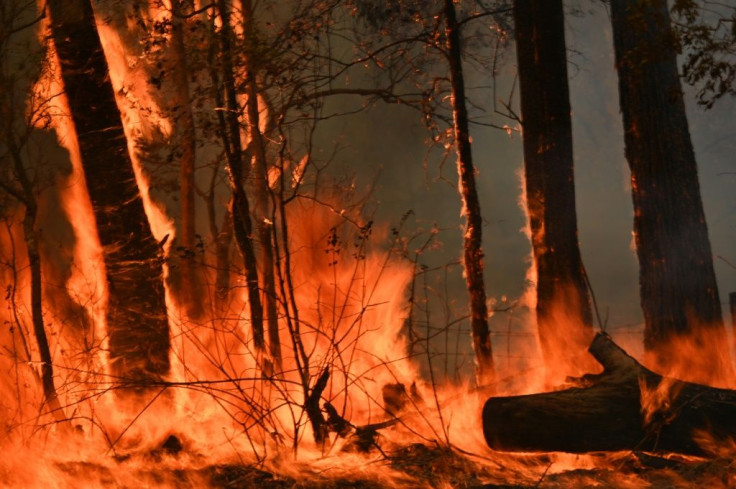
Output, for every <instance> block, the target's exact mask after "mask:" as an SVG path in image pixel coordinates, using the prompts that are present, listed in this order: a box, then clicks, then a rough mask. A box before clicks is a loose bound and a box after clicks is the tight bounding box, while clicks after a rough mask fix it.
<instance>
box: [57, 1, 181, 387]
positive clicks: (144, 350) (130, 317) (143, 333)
mask: <svg viewBox="0 0 736 489" xmlns="http://www.w3.org/2000/svg"><path fill="white" fill-rule="evenodd" d="M47 5H48V9H49V15H50V18H51V32H52V37H53V40H54V44H55V47H56V52H57V55H58V57H59V61H60V64H61V77H62V80H63V82H64V87H65V90H66V95H67V99H68V102H69V108H70V110H71V118H72V121H73V123H74V126H75V129H76V134H77V140H78V143H79V149H80V153H81V159H82V167H83V170H84V175H85V180H86V183H87V189H88V192H89V196H90V200H91V202H92V209H93V212H94V215H95V221H96V223H97V230H98V233H99V237H100V243H101V244H102V247H103V254H104V260H105V273H106V279H107V286H108V287H107V288H108V307H107V314H106V320H107V328H108V332H109V348H110V360H111V366H112V372H113V374H114V375H117V376H120V377H122V378H124V379H126V380H130V381H137V382H145V381H152V380H160V379H161V378H162V377H163V376H164V375H165V374H166V373H167V372H168V371H169V329H168V322H167V317H166V303H165V300H164V286H163V281H162V275H163V268H162V267H163V264H162V259H161V250H160V247H159V244H158V242H157V241H156V239H155V238H154V237H153V234H152V233H151V228H150V226H149V223H148V220H147V218H146V214H145V212H144V208H143V201H142V199H141V195H140V192H139V190H138V186H137V184H136V180H135V174H134V172H133V166H132V162H131V159H130V155H129V154H128V147H127V141H126V139H125V134H124V132H123V125H122V120H121V116H120V112H119V110H118V107H117V104H116V102H115V94H114V92H113V88H112V85H111V83H110V79H109V70H108V67H107V61H106V60H105V57H104V54H103V51H102V46H101V44H100V38H99V35H98V33H97V28H96V25H95V19H94V14H93V11H92V6H91V4H90V2H89V0H71V1H61V0H50V1H49V2H48V4H47Z"/></svg>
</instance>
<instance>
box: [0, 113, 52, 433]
mask: <svg viewBox="0 0 736 489" xmlns="http://www.w3.org/2000/svg"><path fill="white" fill-rule="evenodd" d="M9 127H10V126H9ZM14 138H15V137H14V135H13V131H12V130H8V131H7V133H6V137H5V144H6V145H7V146H8V149H9V153H10V157H11V159H12V161H13V173H14V176H15V179H16V180H17V182H18V184H19V185H20V189H18V188H14V187H11V186H10V184H8V185H5V184H2V182H0V188H2V189H3V190H5V191H6V192H8V193H9V194H10V195H12V196H13V197H15V198H16V199H17V200H18V201H19V202H20V203H21V204H23V206H24V207H25V215H24V216H23V237H24V240H25V243H26V252H27V253H28V268H29V269H30V272H31V322H32V323H33V335H34V337H35V338H36V344H37V345H38V354H39V356H40V357H41V377H40V380H41V387H42V389H43V395H44V399H45V400H46V403H47V404H48V406H49V409H50V411H51V412H52V414H53V415H54V417H55V418H56V419H57V420H59V421H61V420H64V419H65V416H64V411H63V409H62V407H61V404H60V403H59V398H58V395H57V392H56V385H55V384H54V367H53V362H52V358H51V349H50V348H49V340H48V337H47V336H46V325H45V324H44V319H43V276H42V273H41V253H40V251H39V246H38V233H37V232H36V216H37V215H38V203H37V201H36V197H35V195H34V192H33V185H32V183H31V181H30V180H29V178H28V174H27V173H26V170H25V167H24V165H23V158H22V156H21V151H20V148H19V147H18V146H17V144H16V140H15V139H14ZM28 353H29V354H30V352H28ZM30 360H31V359H30V357H29V358H28V361H29V362H30Z"/></svg>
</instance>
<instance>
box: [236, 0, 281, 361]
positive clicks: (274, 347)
mask: <svg viewBox="0 0 736 489" xmlns="http://www.w3.org/2000/svg"><path fill="white" fill-rule="evenodd" d="M242 4H243V33H244V36H245V42H246V46H247V51H246V56H245V70H246V71H245V89H246V95H247V98H248V102H247V107H246V116H247V121H248V131H249V135H250V141H251V147H252V148H253V169H254V180H255V194H256V199H255V200H256V205H255V209H254V215H255V216H256V222H257V224H256V228H257V229H258V238H259V242H260V245H261V261H260V265H261V275H262V283H263V298H264V302H265V303H266V323H267V324H268V346H269V353H270V355H271V360H273V362H274V367H275V368H276V370H277V371H280V370H281V340H280V338H279V321H278V307H277V302H276V279H275V275H274V259H273V251H274V247H273V245H272V239H271V238H272V236H273V232H272V227H273V216H274V213H273V211H272V210H271V205H270V203H269V187H268V172H267V168H268V162H267V160H266V144H265V141H264V137H263V134H261V127H260V114H259V111H258V84H257V76H258V75H257V70H256V67H255V66H254V62H253V58H254V57H255V56H256V55H257V53H256V52H255V50H256V49H257V45H256V43H255V42H254V41H255V39H256V32H255V27H254V25H253V5H252V2H251V0H243V2H242Z"/></svg>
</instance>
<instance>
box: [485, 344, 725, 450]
mask: <svg viewBox="0 0 736 489" xmlns="http://www.w3.org/2000/svg"><path fill="white" fill-rule="evenodd" d="M590 353H591V354H592V355H593V356H594V357H595V358H596V360H598V361H599V362H600V363H601V365H603V367H604V370H603V372H602V373H601V374H597V375H586V376H585V377H584V378H583V379H581V381H582V383H583V384H584V386H583V387H576V388H572V389H566V390H561V391H553V392H545V393H542V394H531V395H525V396H512V397H492V398H490V399H488V401H486V404H485V406H484V407H483V415H482V417H483V432H484V435H485V438H486V442H487V443H488V445H489V446H490V447H491V448H493V449H495V450H505V451H521V452H548V451H563V452H573V453H581V452H597V451H602V450H642V451H663V452H677V453H684V454H691V455H710V454H712V453H711V450H712V449H713V448H714V447H713V446H708V444H704V443H702V442H703V441H707V439H708V437H709V436H710V437H712V439H713V440H715V441H716V442H718V443H723V440H730V439H732V438H733V437H734V435H736V416H734V415H735V414H736V391H733V390H729V389H717V388H715V387H710V386H707V385H702V384H694V383H690V382H683V381H681V380H678V379H673V378H668V377H662V376H661V375H659V374H657V373H654V372H652V371H651V370H649V369H647V368H645V367H643V366H642V365H641V364H639V362H637V361H636V360H635V359H633V358H632V357H630V356H629V355H627V354H626V352H625V351H623V350H622V349H621V348H620V347H619V346H618V345H616V344H615V343H614V342H613V341H612V340H611V338H610V337H609V336H607V335H605V334H602V333H599V334H598V335H596V337H595V339H594V340H593V343H592V344H591V346H590Z"/></svg>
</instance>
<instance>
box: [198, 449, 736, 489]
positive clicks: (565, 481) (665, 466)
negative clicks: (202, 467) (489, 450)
mask: <svg viewBox="0 0 736 489" xmlns="http://www.w3.org/2000/svg"><path fill="white" fill-rule="evenodd" d="M504 457H505V459H506V460H509V458H508V456H504ZM600 457H601V458H602V459H603V458H606V457H609V455H608V454H600ZM553 460H554V455H552V456H549V455H543V454H540V455H519V460H518V462H520V463H521V464H526V465H528V466H530V467H531V466H534V467H537V468H538V467H542V468H544V467H545V466H546V468H547V470H545V471H544V472H543V473H542V474H541V475H533V474H534V471H533V470H530V471H529V472H528V473H525V471H523V470H520V468H519V467H520V466H517V467H516V468H515V469H504V468H503V466H500V467H499V466H497V465H496V466H493V465H489V464H488V463H487V462H486V463H483V462H478V461H474V460H472V459H471V458H470V457H467V456H465V455H462V454H459V453H457V452H456V451H453V450H449V449H447V448H438V447H427V446H425V445H419V444H417V445H411V446H408V447H405V448H403V449H400V450H397V451H396V452H392V453H390V454H387V458H386V460H385V463H386V464H387V465H388V466H389V467H390V468H391V469H393V470H394V471H396V472H398V473H400V474H403V475H405V476H406V479H405V481H403V482H402V483H401V484H400V485H401V486H402V487H416V488H443V489H449V488H463V489H532V488H534V489H536V488H560V489H561V488H565V489H568V488H590V487H602V488H653V489H659V488H662V489H665V488H667V489H669V488H698V489H705V488H708V489H712V488H713V489H714V488H736V461H735V460H734V459H732V458H719V459H710V460H707V459H697V460H694V459H689V460H686V459H679V458H672V457H659V456H653V455H649V454H644V453H638V452H631V453H629V454H618V456H617V458H616V462H615V463H610V461H609V462H608V463H606V464H603V465H609V467H607V468H602V467H601V466H597V467H591V468H585V469H582V468H578V469H572V470H564V471H561V472H556V473H553V470H550V469H553V465H554V462H553ZM206 472H208V475H209V477H210V483H211V484H212V487H213V488H218V489H219V488H223V489H225V488H228V489H230V488H235V489H246V488H248V489H250V488H264V489H296V488H299V489H322V488H326V489H333V488H334V489H337V488H340V489H342V488H353V489H383V488H386V487H395V486H394V485H393V484H389V485H387V484H386V483H381V482H378V481H376V480H375V479H374V480H371V479H369V478H363V479H361V478H360V477H337V478H322V477H316V478H315V477H313V475H310V476H307V477H305V478H304V479H301V480H300V479H296V478H293V477H280V476H278V475H276V474H272V473H269V472H266V471H263V470H259V469H257V468H254V467H245V466H235V465H223V466H215V467H210V468H207V469H206Z"/></svg>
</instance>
